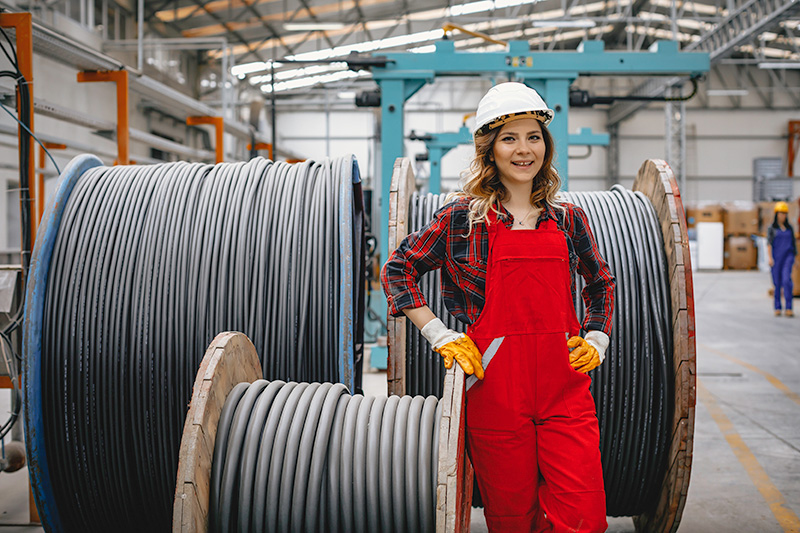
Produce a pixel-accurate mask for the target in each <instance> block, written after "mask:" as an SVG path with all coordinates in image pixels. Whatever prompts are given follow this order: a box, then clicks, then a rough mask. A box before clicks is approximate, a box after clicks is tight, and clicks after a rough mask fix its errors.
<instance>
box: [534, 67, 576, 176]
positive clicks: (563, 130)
mask: <svg viewBox="0 0 800 533" xmlns="http://www.w3.org/2000/svg"><path fill="white" fill-rule="evenodd" d="M576 77H577V76H576ZM573 80H574V78H548V79H547V80H546V81H545V83H544V85H545V94H543V95H542V96H543V97H544V99H545V102H547V105H548V106H550V109H552V110H554V111H555V118H554V119H553V122H551V123H550V126H549V129H550V133H552V134H553V139H554V140H555V142H556V160H555V166H556V170H557V171H558V175H559V176H561V189H562V190H564V191H567V190H569V169H568V153H567V150H568V147H569V86H570V84H571V83H572V81H573Z"/></svg>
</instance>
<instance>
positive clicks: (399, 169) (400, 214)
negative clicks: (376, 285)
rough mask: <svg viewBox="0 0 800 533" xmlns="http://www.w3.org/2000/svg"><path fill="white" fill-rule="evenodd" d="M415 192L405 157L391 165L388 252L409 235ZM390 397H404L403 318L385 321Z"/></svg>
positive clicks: (412, 173)
mask: <svg viewBox="0 0 800 533" xmlns="http://www.w3.org/2000/svg"><path fill="white" fill-rule="evenodd" d="M415 189H416V180H415V179H414V171H413V170H412V169H411V161H410V160H409V159H408V158H407V157H398V158H397V159H396V160H395V162H394V170H393V171H392V183H391V185H390V188H389V231H388V233H387V235H388V242H387V245H388V249H389V250H390V251H391V250H394V249H395V248H397V246H398V245H399V244H400V242H401V241H402V240H403V239H404V238H405V237H406V236H407V235H408V211H409V208H408V203H409V201H410V200H411V195H412V194H414V190H415ZM386 329H387V343H388V363H387V376H386V377H387V380H388V386H389V394H397V395H400V396H402V395H404V394H405V393H406V318H405V317H400V318H395V317H393V316H387V317H386Z"/></svg>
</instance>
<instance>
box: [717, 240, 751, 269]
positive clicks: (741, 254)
mask: <svg viewBox="0 0 800 533" xmlns="http://www.w3.org/2000/svg"><path fill="white" fill-rule="evenodd" d="M757 267H758V250H757V249H756V245H755V243H754V242H753V239H751V238H750V237H744V236H741V235H732V236H730V237H727V238H726V239H725V270H752V269H755V268H757Z"/></svg>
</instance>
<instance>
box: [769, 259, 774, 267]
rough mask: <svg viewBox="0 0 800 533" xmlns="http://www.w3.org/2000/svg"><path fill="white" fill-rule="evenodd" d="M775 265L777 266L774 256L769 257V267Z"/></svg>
mask: <svg viewBox="0 0 800 533" xmlns="http://www.w3.org/2000/svg"><path fill="white" fill-rule="evenodd" d="M773 266H775V261H773V260H772V258H771V257H770V258H769V267H770V268H772V267H773Z"/></svg>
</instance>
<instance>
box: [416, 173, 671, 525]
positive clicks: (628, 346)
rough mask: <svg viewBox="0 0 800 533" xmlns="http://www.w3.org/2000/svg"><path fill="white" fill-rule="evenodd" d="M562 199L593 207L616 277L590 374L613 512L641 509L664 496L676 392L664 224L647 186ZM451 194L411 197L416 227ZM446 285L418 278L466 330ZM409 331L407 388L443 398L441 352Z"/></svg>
mask: <svg viewBox="0 0 800 533" xmlns="http://www.w3.org/2000/svg"><path fill="white" fill-rule="evenodd" d="M563 198H564V200H565V201H567V202H571V203H574V204H576V205H578V206H580V207H581V208H583V209H584V211H585V212H586V214H587V216H588V218H589V223H590V226H591V228H592V230H593V233H594V235H595V238H596V239H597V241H598V246H599V248H600V254H601V255H602V256H603V258H605V259H606V261H607V262H608V264H609V267H610V268H611V272H612V273H613V274H614V276H615V278H616V281H617V288H616V299H615V302H616V305H615V308H614V318H613V323H614V327H613V330H612V332H611V343H610V345H609V348H608V351H607V353H606V361H605V363H604V364H602V365H601V366H600V367H598V368H597V369H596V370H593V371H592V372H591V373H590V375H591V376H592V395H593V396H594V399H595V404H596V407H597V417H598V420H599V424H600V449H601V454H602V460H603V475H604V480H605V489H606V500H607V512H608V514H609V515H611V516H634V515H638V514H641V513H642V512H644V511H646V510H649V509H651V508H652V506H653V505H655V503H656V501H655V499H656V498H657V496H658V494H659V490H660V487H661V482H662V479H663V474H664V471H665V469H666V466H667V452H668V451H669V439H670V437H671V435H670V423H671V420H672V407H671V406H672V404H673V400H672V399H673V396H674V394H675V391H674V390H673V389H674V377H673V371H672V365H671V361H672V351H673V346H672V325H671V323H670V316H671V315H670V304H671V298H670V290H669V283H668V280H667V277H666V272H667V266H666V265H667V262H666V256H665V253H664V245H663V241H662V236H661V229H660V223H659V221H658V218H657V216H656V214H655V211H654V209H653V206H652V204H651V203H650V201H649V200H648V199H647V198H646V197H645V196H644V195H643V194H641V193H639V192H631V191H629V190H626V189H624V188H623V187H621V186H618V185H617V186H614V187H613V188H612V189H611V190H610V191H604V192H573V193H563ZM444 199H445V196H444V195H431V194H428V195H419V194H416V193H415V194H414V195H413V196H412V199H411V202H410V204H409V209H410V212H409V216H408V220H409V232H414V231H417V230H419V229H421V228H422V226H424V225H425V224H426V223H427V222H428V221H429V220H431V218H432V217H431V214H432V213H431V212H432V211H435V210H436V209H438V208H439V207H440V206H441V205H443V204H444ZM575 282H576V302H575V306H576V311H577V314H578V318H579V320H583V317H584V316H585V307H584V302H583V299H582V298H581V291H582V289H583V287H584V282H583V278H582V277H581V276H580V275H576V280H575ZM439 284H440V274H439V271H438V270H437V271H433V272H429V273H427V274H425V275H423V276H422V278H421V279H420V287H421V289H422V291H423V293H424V294H425V298H426V300H427V302H428V304H429V306H430V307H431V309H432V310H433V312H434V313H435V314H436V315H437V316H439V317H440V318H441V319H442V320H443V321H444V322H445V324H447V327H449V328H452V329H455V330H457V331H462V332H466V326H465V325H464V324H462V323H461V322H459V321H458V320H456V319H455V318H454V317H453V316H452V315H450V313H448V312H446V308H445V305H444V301H443V299H442V296H441V290H440V289H439ZM407 331H408V333H407V339H408V344H407V353H406V376H408V378H407V382H406V390H407V392H408V393H410V394H423V395H425V394H433V395H436V396H437V397H441V394H442V389H441V380H440V379H439V376H441V372H442V368H443V367H442V362H441V357H439V356H438V355H437V354H436V353H434V352H433V351H432V350H431V348H430V346H429V345H428V343H427V341H426V340H425V338H424V337H422V335H421V334H420V333H419V330H417V329H416V328H414V327H409V328H408V329H407ZM431 378H434V379H431ZM476 493H477V491H476ZM475 497H476V500H475V501H476V502H477V501H478V500H477V497H478V495H477V494H475Z"/></svg>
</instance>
